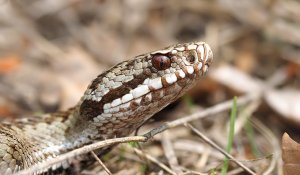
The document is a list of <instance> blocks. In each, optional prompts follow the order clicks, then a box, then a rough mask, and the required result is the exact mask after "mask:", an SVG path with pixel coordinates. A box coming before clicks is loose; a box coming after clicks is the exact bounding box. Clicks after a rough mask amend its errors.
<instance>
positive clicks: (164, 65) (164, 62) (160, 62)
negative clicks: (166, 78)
mask: <svg viewBox="0 0 300 175" xmlns="http://www.w3.org/2000/svg"><path fill="white" fill-rule="evenodd" d="M152 65H153V66H154V67H155V68H156V69H157V70H165V69H168V68H169V67H170V66H171V60H170V58H169V57H167V56H165V55H154V56H153V57H152Z"/></svg>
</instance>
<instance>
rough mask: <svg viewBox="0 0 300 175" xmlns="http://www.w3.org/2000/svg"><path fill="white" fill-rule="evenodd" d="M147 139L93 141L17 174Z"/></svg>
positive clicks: (28, 172)
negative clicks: (118, 144) (120, 144)
mask: <svg viewBox="0 0 300 175" xmlns="http://www.w3.org/2000/svg"><path fill="white" fill-rule="evenodd" d="M145 141H147V138H145V137H143V136H133V137H122V138H115V139H108V140H103V141H100V142H97V143H93V144H90V145H86V146H84V147H81V148H78V149H75V150H73V151H70V152H68V153H65V154H62V155H59V156H57V157H55V158H53V159H50V160H48V161H45V162H41V163H39V164H36V165H34V166H32V167H30V168H29V169H26V170H22V171H20V172H18V173H16V174H17V175H27V174H34V173H36V172H40V171H43V170H47V169H49V168H51V167H53V166H55V165H58V164H61V163H62V162H64V161H66V160H70V159H71V158H74V157H76V156H79V155H83V154H87V153H89V152H91V151H93V150H96V149H99V148H103V147H106V146H110V145H113V144H116V143H126V142H145Z"/></svg>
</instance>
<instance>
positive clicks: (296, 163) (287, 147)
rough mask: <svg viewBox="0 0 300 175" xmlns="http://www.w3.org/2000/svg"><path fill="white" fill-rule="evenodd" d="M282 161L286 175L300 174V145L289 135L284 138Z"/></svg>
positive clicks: (285, 134) (284, 135)
mask: <svg viewBox="0 0 300 175" xmlns="http://www.w3.org/2000/svg"><path fill="white" fill-rule="evenodd" d="M282 160H283V162H284V165H283V171H284V174H285V175H293V174H295V175H296V174H300V144H298V143H297V142H295V141H294V140H292V139H291V138H290V136H289V135H288V134H287V133H284V134H283V136H282Z"/></svg>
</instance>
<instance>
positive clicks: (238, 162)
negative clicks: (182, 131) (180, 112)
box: [185, 124, 256, 175]
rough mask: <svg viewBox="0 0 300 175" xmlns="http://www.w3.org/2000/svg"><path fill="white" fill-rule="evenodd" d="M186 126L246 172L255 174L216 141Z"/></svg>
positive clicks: (190, 126) (188, 125)
mask: <svg viewBox="0 0 300 175" xmlns="http://www.w3.org/2000/svg"><path fill="white" fill-rule="evenodd" d="M185 125H186V126H187V127H189V128H191V129H192V130H193V131H194V132H195V133H196V134H197V135H198V136H199V137H201V139H203V140H204V141H205V142H206V143H207V144H209V145H210V146H212V147H213V148H215V149H217V150H218V151H220V152H221V153H222V154H223V155H225V156H226V157H227V158H229V159H231V160H232V161H234V162H235V163H236V164H237V165H239V166H240V167H241V168H243V169H244V170H245V171H246V172H248V173H249V174H252V175H255V174H256V173H255V172H253V171H252V170H250V169H249V168H248V167H246V166H245V165H244V164H243V163H241V162H240V161H238V160H237V159H235V158H234V157H232V156H231V155H230V154H228V153H227V152H226V151H225V150H224V149H222V148H221V147H219V146H218V145H217V144H216V143H214V142H213V141H212V140H210V139H209V138H208V137H206V136H205V135H204V134H202V133H201V132H200V131H199V130H197V129H196V128H195V127H193V126H192V125H190V124H185Z"/></svg>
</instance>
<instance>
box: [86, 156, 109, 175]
mask: <svg viewBox="0 0 300 175" xmlns="http://www.w3.org/2000/svg"><path fill="white" fill-rule="evenodd" d="M91 153H92V155H93V157H94V158H95V159H96V160H97V161H98V163H99V164H100V165H101V166H102V167H103V169H104V170H105V172H106V173H107V174H108V175H112V173H111V172H110V171H109V169H108V168H107V167H106V166H105V165H104V163H103V162H102V161H101V159H100V158H99V157H98V156H97V155H96V154H95V152H94V151H91Z"/></svg>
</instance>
